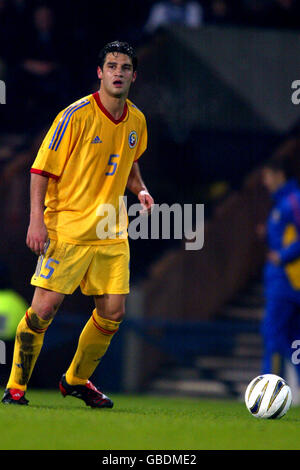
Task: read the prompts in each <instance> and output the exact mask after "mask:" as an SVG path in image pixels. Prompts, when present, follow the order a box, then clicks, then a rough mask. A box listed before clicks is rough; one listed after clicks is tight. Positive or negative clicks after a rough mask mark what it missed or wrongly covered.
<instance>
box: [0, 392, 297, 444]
mask: <svg viewBox="0 0 300 470" xmlns="http://www.w3.org/2000/svg"><path fill="white" fill-rule="evenodd" d="M0 392H1V396H2V392H3V390H0ZM26 396H27V398H28V399H29V400H30V404H29V406H13V405H11V406H10V405H3V404H0V435H1V439H0V449H1V450H4V449H6V450H8V449H13V450H17V449H18V450H20V449H21V450H23V449H35V450H38V449H42V450H53V449H58V450H62V449H65V450H67V449H71V450H88V449H93V450H185V449H186V450H202V449H203V450H237V449H240V450H246V449H249V450H255V449H262V450H263V449H266V450H275V449H281V450H283V449H286V450H292V449H300V438H299V437H300V431H299V424H300V408H299V407H292V408H291V409H290V410H289V411H288V413H287V415H286V416H284V417H283V418H282V419H280V420H259V419H255V418H253V417H252V416H251V415H250V414H249V412H248V410H247V409H246V407H245V405H244V403H241V402H238V401H220V400H205V399H201V398H199V399H196V398H170V397H165V396H163V397H158V396H149V395H134V396H131V395H130V396H129V395H112V399H113V400H114V402H115V406H114V408H113V409H111V410H96V409H91V408H90V407H87V406H86V405H85V404H84V403H83V402H81V401H80V400H78V399H75V398H72V397H66V398H63V397H62V396H61V395H60V393H59V391H40V390H29V391H28V392H27V394H26Z"/></svg>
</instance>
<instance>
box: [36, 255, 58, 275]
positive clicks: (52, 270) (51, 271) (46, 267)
mask: <svg viewBox="0 0 300 470" xmlns="http://www.w3.org/2000/svg"><path fill="white" fill-rule="evenodd" d="M50 263H56V264H59V261H57V260H56V259H54V258H49V259H48V260H47V263H46V264H45V266H44V269H43V271H44V270H45V269H48V273H47V274H46V275H45V274H40V276H41V277H43V278H44V279H50V277H51V276H52V274H53V273H54V267H53V266H51V264H50Z"/></svg>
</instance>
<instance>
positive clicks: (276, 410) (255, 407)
mask: <svg viewBox="0 0 300 470" xmlns="http://www.w3.org/2000/svg"><path fill="white" fill-rule="evenodd" d="M245 403H246V406H247V408H248V410H249V411H250V413H251V414H252V416H254V417H255V418H265V419H276V418H277V419H278V418H282V416H284V415H285V414H286V412H287V411H288V410H289V408H290V406H291V403H292V392H291V389H290V387H289V386H288V385H287V383H286V381H285V380H284V379H282V378H281V377H279V376H278V375H274V374H265V375H259V376H258V377H255V379H253V380H251V382H250V383H249V385H248V387H247V389H246V393H245Z"/></svg>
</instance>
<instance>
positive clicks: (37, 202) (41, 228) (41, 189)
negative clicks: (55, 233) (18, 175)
mask: <svg viewBox="0 0 300 470" xmlns="http://www.w3.org/2000/svg"><path fill="white" fill-rule="evenodd" d="M48 179H49V178H48V177H46V176H41V175H38V174H35V173H32V174H31V182H30V223H29V227H28V231H27V238H26V244H27V246H28V247H29V248H30V249H31V250H32V251H33V252H34V253H35V254H37V255H41V254H43V252H44V245H45V243H46V241H47V238H48V231H47V228H46V225H45V222H44V203H45V196H46V191H47V186H48Z"/></svg>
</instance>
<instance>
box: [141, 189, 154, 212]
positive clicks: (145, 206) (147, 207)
mask: <svg viewBox="0 0 300 470" xmlns="http://www.w3.org/2000/svg"><path fill="white" fill-rule="evenodd" d="M138 199H139V201H140V203H141V205H142V210H141V211H140V214H141V215H148V214H151V212H152V209H153V205H154V199H153V197H152V196H151V195H150V194H149V193H148V191H146V190H142V191H140V192H139V193H138Z"/></svg>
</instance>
